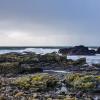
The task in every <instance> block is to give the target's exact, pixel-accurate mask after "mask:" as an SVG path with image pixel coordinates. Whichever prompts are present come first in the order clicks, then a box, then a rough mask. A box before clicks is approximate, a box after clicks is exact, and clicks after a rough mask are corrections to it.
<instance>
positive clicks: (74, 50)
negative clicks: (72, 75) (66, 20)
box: [59, 45, 96, 55]
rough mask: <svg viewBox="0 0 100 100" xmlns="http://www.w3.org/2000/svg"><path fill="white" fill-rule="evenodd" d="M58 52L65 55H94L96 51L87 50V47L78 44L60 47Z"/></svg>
mask: <svg viewBox="0 0 100 100" xmlns="http://www.w3.org/2000/svg"><path fill="white" fill-rule="evenodd" d="M59 53H61V54H67V55H94V54H95V53H96V52H95V50H89V49H88V47H85V46H82V45H80V46H75V47H70V48H63V49H60V50H59Z"/></svg>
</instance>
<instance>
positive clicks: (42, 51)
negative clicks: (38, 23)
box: [0, 46, 100, 64]
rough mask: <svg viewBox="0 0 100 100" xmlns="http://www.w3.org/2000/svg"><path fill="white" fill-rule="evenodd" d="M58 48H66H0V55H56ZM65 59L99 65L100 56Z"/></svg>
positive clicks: (73, 56) (79, 56) (74, 56)
mask: <svg viewBox="0 0 100 100" xmlns="http://www.w3.org/2000/svg"><path fill="white" fill-rule="evenodd" d="M68 47H69V46H68ZM60 48H66V47H0V54H5V53H11V52H17V53H24V52H35V53H37V54H46V53H52V52H57V53H58V51H59V49H60ZM89 49H94V50H96V49H97V47H89ZM66 58H67V59H72V60H77V59H80V58H86V61H87V63H88V64H100V54H96V55H92V56H84V55H66Z"/></svg>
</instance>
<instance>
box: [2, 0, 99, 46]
mask: <svg viewBox="0 0 100 100" xmlns="http://www.w3.org/2000/svg"><path fill="white" fill-rule="evenodd" d="M80 44H83V45H90V46H97V45H99V46H100V0H0V46H69V45H80Z"/></svg>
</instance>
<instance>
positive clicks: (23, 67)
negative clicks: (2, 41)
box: [20, 64, 43, 74]
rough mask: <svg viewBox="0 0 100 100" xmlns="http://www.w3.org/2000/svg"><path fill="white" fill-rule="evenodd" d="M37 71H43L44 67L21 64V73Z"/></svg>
mask: <svg viewBox="0 0 100 100" xmlns="http://www.w3.org/2000/svg"><path fill="white" fill-rule="evenodd" d="M37 72H43V69H42V68H41V67H32V66H29V65H28V64H23V65H21V72H20V73H21V74H24V73H37Z"/></svg>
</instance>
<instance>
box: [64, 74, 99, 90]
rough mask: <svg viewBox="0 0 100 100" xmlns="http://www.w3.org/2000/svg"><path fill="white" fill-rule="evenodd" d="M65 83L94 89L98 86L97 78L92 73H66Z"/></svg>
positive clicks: (77, 87)
mask: <svg viewBox="0 0 100 100" xmlns="http://www.w3.org/2000/svg"><path fill="white" fill-rule="evenodd" d="M65 83H66V84H70V85H71V86H73V89H83V90H93V89H95V88H96V85H97V80H96V78H95V77H94V76H92V75H82V74H79V73H75V74H74V73H73V74H69V75H66V77H65Z"/></svg>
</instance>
